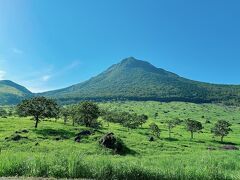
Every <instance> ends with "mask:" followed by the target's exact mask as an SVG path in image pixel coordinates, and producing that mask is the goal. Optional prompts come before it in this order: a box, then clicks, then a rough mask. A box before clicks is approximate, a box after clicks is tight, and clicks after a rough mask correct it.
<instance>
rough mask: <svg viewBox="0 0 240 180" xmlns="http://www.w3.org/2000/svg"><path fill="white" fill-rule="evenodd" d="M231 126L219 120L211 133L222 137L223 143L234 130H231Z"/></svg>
mask: <svg viewBox="0 0 240 180" xmlns="http://www.w3.org/2000/svg"><path fill="white" fill-rule="evenodd" d="M230 127H231V124H230V123H229V122H228V121H224V120H219V121H217V123H216V124H215V126H214V127H213V128H212V129H211V132H212V133H213V134H214V135H215V136H220V137H221V142H223V138H224V137H225V136H227V135H228V134H229V132H230V131H232V129H231V128H230Z"/></svg>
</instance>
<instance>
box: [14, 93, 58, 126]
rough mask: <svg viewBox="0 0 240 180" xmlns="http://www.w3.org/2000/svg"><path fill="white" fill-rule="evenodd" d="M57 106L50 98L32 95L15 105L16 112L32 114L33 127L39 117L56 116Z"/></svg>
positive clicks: (24, 114)
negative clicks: (32, 96)
mask: <svg viewBox="0 0 240 180" xmlns="http://www.w3.org/2000/svg"><path fill="white" fill-rule="evenodd" d="M59 111H60V110H59V106H58V104H57V103H56V102H55V101H54V100H52V99H47V98H45V97H34V98H31V99H28V100H23V101H22V102H21V103H20V104H18V106H17V112H18V114H19V115H20V116H33V118H34V120H35V121H36V123H35V128H37V126H38V123H39V121H40V119H44V118H57V117H58V115H59Z"/></svg>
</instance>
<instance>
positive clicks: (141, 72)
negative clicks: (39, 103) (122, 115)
mask: <svg viewBox="0 0 240 180" xmlns="http://www.w3.org/2000/svg"><path fill="white" fill-rule="evenodd" d="M41 95H44V96H48V97H52V98H56V99H58V100H60V101H62V102H64V103H71V102H77V101H79V100H86V99H87V100H97V101H102V100H157V101H166V102H168V101H186V102H195V103H205V102H225V103H227V104H236V103H238V102H240V86H235V85H216V84H209V83H203V82H197V81H192V80H189V79H186V78H183V77H180V76H178V75H176V74H174V73H171V72H168V71H166V70H164V69H161V68H157V67H155V66H153V65H151V64H150V63H148V62H145V61H141V60H137V59H135V58H133V57H130V58H127V59H124V60H122V61H121V62H120V63H118V64H115V65H113V66H111V67H110V68H108V69H107V70H106V71H104V72H103V73H101V74H99V75H98V76H96V77H93V78H91V79H90V80H88V81H85V82H83V83H80V84H76V85H73V86H71V87H68V88H65V89H60V90H56V91H50V92H46V93H43V94H41Z"/></svg>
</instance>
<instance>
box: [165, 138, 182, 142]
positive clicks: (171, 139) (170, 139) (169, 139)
mask: <svg viewBox="0 0 240 180" xmlns="http://www.w3.org/2000/svg"><path fill="white" fill-rule="evenodd" d="M164 139H165V140H166V141H170V142H172V141H179V140H178V139H176V138H164Z"/></svg>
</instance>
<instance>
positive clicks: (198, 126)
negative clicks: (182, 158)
mask: <svg viewBox="0 0 240 180" xmlns="http://www.w3.org/2000/svg"><path fill="white" fill-rule="evenodd" d="M186 129H187V131H190V132H191V139H193V133H194V132H198V131H200V130H202V129H203V126H202V123H201V122H199V121H195V120H191V119H188V120H186Z"/></svg>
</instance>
